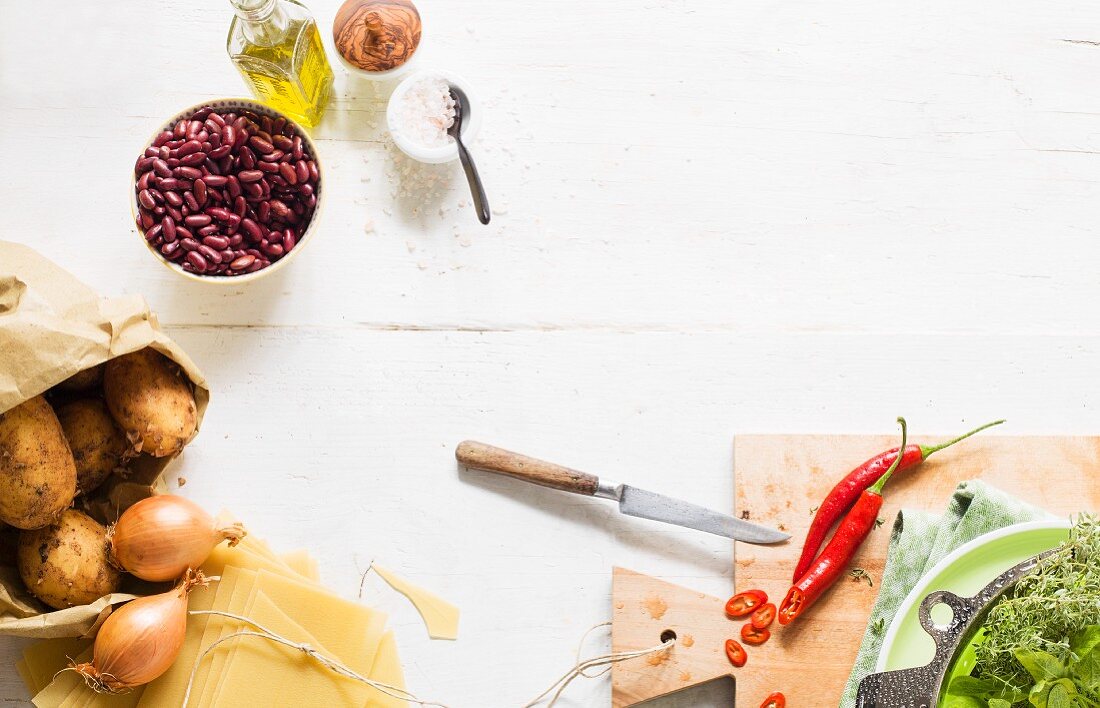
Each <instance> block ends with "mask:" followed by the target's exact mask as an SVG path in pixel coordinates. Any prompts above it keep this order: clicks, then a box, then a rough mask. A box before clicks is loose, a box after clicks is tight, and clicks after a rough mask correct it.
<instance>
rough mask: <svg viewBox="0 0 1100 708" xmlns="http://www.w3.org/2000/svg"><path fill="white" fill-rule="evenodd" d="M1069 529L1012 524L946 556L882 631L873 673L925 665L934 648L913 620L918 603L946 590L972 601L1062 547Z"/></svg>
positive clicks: (1060, 523) (1061, 524) (1063, 523)
mask: <svg viewBox="0 0 1100 708" xmlns="http://www.w3.org/2000/svg"><path fill="white" fill-rule="evenodd" d="M1069 529H1070V523H1069V521H1068V520H1057V521H1032V522H1028V523H1023V524H1016V525H1013V526H1007V527H1005V528H1003V529H999V530H997V531H993V532H990V533H987V534H985V535H984V536H979V537H978V538H976V539H974V540H973V541H971V542H970V543H967V544H965V545H963V546H960V547H959V548H957V549H956V550H955V551H953V552H952V553H950V554H949V555H947V556H946V557H945V558H944V559H943V560H941V561H940V562H939V563H937V564H936V565H935V566H934V567H933V568H932V570H930V571H928V572H927V573H925V575H924V576H923V577H922V578H921V579H920V581H919V582H918V583H917V585H916V587H914V588H913V590H912V591H911V592H910V593H909V595H908V596H906V598H905V600H904V601H903V602H902V603H901V606H900V607H899V608H898V611H897V614H895V615H894V620H893V622H892V623H891V624H890V628H889V629H888V630H887V632H886V637H885V638H884V640H883V644H882V651H881V652H880V653H879V657H878V664H877V665H876V666H875V672H876V673H878V672H882V671H896V670H899V669H909V668H914V667H918V666H925V665H926V664H928V663H929V662H931V661H932V659H933V658H935V654H936V645H935V643H934V642H933V641H932V638H931V637H929V636H928V634H927V633H926V632H925V631H924V629H923V628H922V627H921V624H920V620H919V619H918V617H917V611H918V609H919V608H920V603H921V601H922V600H923V599H924V598H925V597H926V596H927V595H928V594H929V593H931V592H934V591H936V590H948V591H950V592H953V593H955V594H956V595H959V596H960V597H971V596H973V595H975V594H977V593H978V592H979V591H980V590H981V589H982V588H984V587H985V586H986V585H988V584H989V583H990V582H992V581H993V579H994V578H996V577H997V576H998V575H1000V574H1001V573H1003V572H1005V571H1006V570H1008V569H1009V568H1012V567H1013V566H1015V565H1016V564H1018V563H1022V562H1023V561H1025V560H1027V559H1028V558H1031V557H1033V556H1036V555H1038V554H1040V553H1042V552H1043V551H1047V550H1050V549H1051V548H1055V547H1056V546H1058V545H1059V544H1061V543H1062V542H1063V541H1065V540H1066V539H1067V538H1068V537H1069ZM937 610H943V611H945V612H947V613H950V610H949V609H948V608H947V607H946V606H943V605H939V606H937V607H935V608H933V610H932V619H933V620H934V621H935V622H936V623H938V624H940V623H944V622H946V621H948V620H949V619H950V617H949V616H948V617H943V616H938V613H937V612H936V611H937Z"/></svg>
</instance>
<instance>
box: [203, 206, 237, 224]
mask: <svg viewBox="0 0 1100 708" xmlns="http://www.w3.org/2000/svg"><path fill="white" fill-rule="evenodd" d="M206 213H207V214H209V215H210V216H212V217H214V218H215V219H217V220H218V221H228V220H229V216H230V214H232V212H230V211H229V210H228V209H223V208H222V207H209V208H208V209H207V210H206Z"/></svg>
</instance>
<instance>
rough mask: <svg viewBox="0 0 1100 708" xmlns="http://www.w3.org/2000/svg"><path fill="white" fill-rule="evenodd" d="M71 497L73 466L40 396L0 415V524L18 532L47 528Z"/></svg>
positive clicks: (57, 426)
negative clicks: (19, 529)
mask: <svg viewBox="0 0 1100 708" xmlns="http://www.w3.org/2000/svg"><path fill="white" fill-rule="evenodd" d="M74 496H76V464H75V463H74V462H73V454H72V452H71V451H70V450H69V443H67V442H66V441H65V434H64V433H63V432H62V431H61V423H59V422H58V421H57V416H56V415H55V414H54V412H53V408H50V404H49V403H46V399H45V398H43V397H42V396H35V397H34V398H31V399H28V400H26V401H24V402H23V403H20V404H19V405H18V406H16V407H15V408H12V409H11V410H10V411H7V412H6V413H3V414H0V521H3V522H4V523H7V524H10V525H12V526H15V527H17V528H21V529H37V528H42V527H43V526H46V525H48V524H51V523H53V522H54V521H55V520H56V519H57V517H58V515H59V514H60V513H61V512H62V511H64V510H65V509H66V508H68V506H69V505H70V504H72V501H73V497H74Z"/></svg>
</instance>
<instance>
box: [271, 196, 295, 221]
mask: <svg viewBox="0 0 1100 708" xmlns="http://www.w3.org/2000/svg"><path fill="white" fill-rule="evenodd" d="M268 204H269V205H270V208H271V213H272V214H274V215H275V216H276V217H278V218H280V219H285V218H286V215H287V214H289V213H290V207H288V206H287V205H286V204H285V203H283V201H282V200H279V199H272V200H271V201H269V202H268Z"/></svg>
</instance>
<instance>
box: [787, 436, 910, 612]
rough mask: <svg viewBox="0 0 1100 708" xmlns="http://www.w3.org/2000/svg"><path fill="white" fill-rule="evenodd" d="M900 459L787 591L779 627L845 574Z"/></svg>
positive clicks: (857, 503)
mask: <svg viewBox="0 0 1100 708" xmlns="http://www.w3.org/2000/svg"><path fill="white" fill-rule="evenodd" d="M898 423H899V424H900V425H901V447H902V448H904V447H905V438H906V430H905V419H904V418H898ZM901 459H902V458H901V457H897V456H895V457H894V463H893V464H892V465H890V468H889V469H887V470H886V472H885V474H883V475H882V476H881V477H879V478H878V481H876V482H875V483H874V484H873V485H872V486H871V488H870V489H867V490H865V491H864V492H863V493H861V494H860V495H859V499H858V500H857V501H856V503H855V506H853V507H852V510H851V511H849V512H848V513H847V515H845V517H844V520H843V521H841V522H840V526H839V527H837V530H836V533H834V534H833V537H832V538H831V539H830V540H829V544H828V545H827V546H825V550H824V551H822V552H821V555H820V556H818V557H817V560H816V561H815V562H814V564H813V567H811V568H810V569H809V571H807V572H806V574H805V575H803V576H802V577H801V578H800V579H799V580H798V581H796V582H795V584H794V585H793V586H792V587H791V589H790V590H788V591H787V596H786V597H784V598H783V603H782V604H781V605H780V606H779V624H784V625H785V624H790V623H791V622H792V621H793V620H794V619H795V618H796V617H798V616H799V615H801V614H802V613H803V612H805V611H806V610H807V609H809V607H810V606H811V605H813V604H814V603H815V602H817V599H818V598H819V597H821V595H822V593H824V592H825V591H826V590H827V589H829V588H830V587H832V585H833V583H835V582H836V581H837V580H839V579H840V576H841V575H843V574H844V570H845V569H846V568H847V567H848V562H849V561H850V560H851V559H852V556H853V555H855V552H856V551H857V550H859V547H860V545H861V544H862V543H863V540H864V539H866V538H867V535H868V534H869V533H871V529H873V528H874V527H875V521H876V520H877V519H878V512H879V510H880V509H882V488H883V487H884V486H885V485H886V482H887V481H889V479H890V477H891V475H893V474H894V471H895V470H897V468H898V466H899V465H898V463H899V462H900V461H901Z"/></svg>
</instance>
